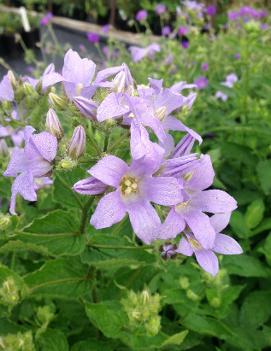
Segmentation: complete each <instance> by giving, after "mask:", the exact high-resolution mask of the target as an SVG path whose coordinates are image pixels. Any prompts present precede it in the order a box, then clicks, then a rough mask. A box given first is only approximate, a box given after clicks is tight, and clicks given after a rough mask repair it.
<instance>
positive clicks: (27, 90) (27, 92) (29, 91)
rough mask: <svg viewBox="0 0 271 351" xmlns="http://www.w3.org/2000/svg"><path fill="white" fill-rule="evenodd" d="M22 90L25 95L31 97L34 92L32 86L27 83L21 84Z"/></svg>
mask: <svg viewBox="0 0 271 351" xmlns="http://www.w3.org/2000/svg"><path fill="white" fill-rule="evenodd" d="M23 90H24V93H25V95H33V93H35V92H36V91H35V89H34V88H33V87H32V85H31V84H30V83H28V82H25V83H23Z"/></svg>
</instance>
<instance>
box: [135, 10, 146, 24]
mask: <svg viewBox="0 0 271 351" xmlns="http://www.w3.org/2000/svg"><path fill="white" fill-rule="evenodd" d="M147 17H148V12H147V11H146V10H139V11H138V12H137V14H136V20H137V21H138V22H142V21H145V20H146V19H147Z"/></svg>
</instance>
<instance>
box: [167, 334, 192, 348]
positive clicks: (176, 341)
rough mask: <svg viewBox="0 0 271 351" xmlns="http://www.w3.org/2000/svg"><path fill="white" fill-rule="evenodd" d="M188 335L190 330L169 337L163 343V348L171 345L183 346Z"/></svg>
mask: <svg viewBox="0 0 271 351" xmlns="http://www.w3.org/2000/svg"><path fill="white" fill-rule="evenodd" d="M187 334H188V330H184V331H181V332H180V333H177V334H174V335H171V336H169V337H168V338H167V339H166V340H165V341H164V342H163V343H162V345H161V346H162V347H165V346H170V345H181V344H182V343H183V342H184V339H185V338H186V336H187Z"/></svg>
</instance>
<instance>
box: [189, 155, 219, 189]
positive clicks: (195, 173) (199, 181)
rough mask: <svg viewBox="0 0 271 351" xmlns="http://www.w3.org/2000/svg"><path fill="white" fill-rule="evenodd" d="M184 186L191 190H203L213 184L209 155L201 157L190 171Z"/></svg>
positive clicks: (212, 170)
mask: <svg viewBox="0 0 271 351" xmlns="http://www.w3.org/2000/svg"><path fill="white" fill-rule="evenodd" d="M190 174H191V176H190V178H189V181H187V183H186V186H187V187H188V188H191V189H198V190H204V189H207V188H209V186H211V185H212V184H213V181H214V176H215V172H214V169H213V166H212V161H211V158H210V156H209V155H203V156H202V157H201V158H200V162H198V163H197V164H196V167H194V168H193V169H191V171H190Z"/></svg>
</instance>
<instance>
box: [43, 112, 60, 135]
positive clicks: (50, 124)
mask: <svg viewBox="0 0 271 351" xmlns="http://www.w3.org/2000/svg"><path fill="white" fill-rule="evenodd" d="M45 126H46V129H47V130H48V132H50V133H51V134H52V135H54V136H55V137H56V138H57V139H61V138H62V137H63V128H62V126H61V123H60V121H59V119H58V117H57V114H56V113H55V111H54V110H53V109H52V108H50V109H49V111H48V112H47V116H46V123H45Z"/></svg>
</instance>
